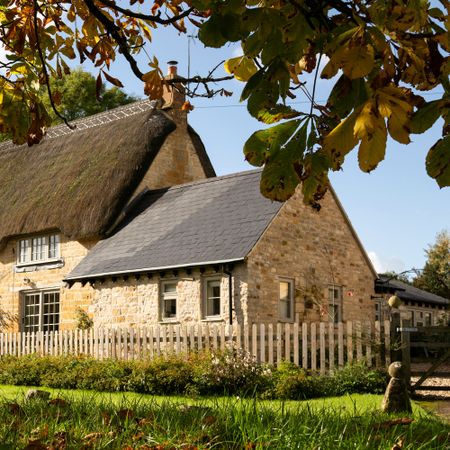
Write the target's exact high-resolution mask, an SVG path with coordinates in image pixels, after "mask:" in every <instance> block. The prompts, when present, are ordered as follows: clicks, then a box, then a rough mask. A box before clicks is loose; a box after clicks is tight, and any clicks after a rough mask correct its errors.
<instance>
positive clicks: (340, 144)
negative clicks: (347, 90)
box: [322, 110, 359, 169]
mask: <svg viewBox="0 0 450 450" xmlns="http://www.w3.org/2000/svg"><path fill="white" fill-rule="evenodd" d="M358 113H359V110H357V111H354V112H353V113H352V114H350V115H349V116H348V117H347V118H346V119H344V120H342V121H341V123H340V124H339V125H338V126H337V127H336V128H334V129H333V130H331V131H330V133H328V135H327V136H326V137H325V139H324V140H323V144H322V148H323V150H324V151H325V153H326V154H327V155H328V156H329V157H330V159H331V161H333V168H334V169H337V168H339V167H340V165H341V164H342V163H343V162H344V157H345V155H346V154H347V153H348V152H349V151H350V150H352V148H353V147H355V145H356V144H357V143H358V139H357V138H356V137H355V134H354V127H355V121H356V118H357V117H358Z"/></svg>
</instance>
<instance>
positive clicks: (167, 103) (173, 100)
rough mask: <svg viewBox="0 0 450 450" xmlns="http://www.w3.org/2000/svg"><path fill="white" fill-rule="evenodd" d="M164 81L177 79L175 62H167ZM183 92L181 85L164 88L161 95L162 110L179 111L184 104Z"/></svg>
mask: <svg viewBox="0 0 450 450" xmlns="http://www.w3.org/2000/svg"><path fill="white" fill-rule="evenodd" d="M167 64H168V66H167V75H166V77H165V79H166V80H173V79H174V78H178V72H177V64H178V62H177V61H168V63H167ZM185 99H186V97H185V90H184V86H183V85H182V84H181V83H176V84H175V85H168V86H164V93H163V101H164V104H163V108H164V109H166V108H172V109H178V110H179V109H180V108H181V106H182V105H183V103H184V102H185Z"/></svg>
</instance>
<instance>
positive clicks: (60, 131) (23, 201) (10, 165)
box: [0, 102, 176, 248]
mask: <svg viewBox="0 0 450 450" xmlns="http://www.w3.org/2000/svg"><path fill="white" fill-rule="evenodd" d="M175 128H176V125H175V123H174V122H173V121H172V120H170V119H169V118H168V117H167V116H166V115H165V114H164V113H163V112H160V111H156V110H154V109H153V108H152V105H150V103H148V102H137V103H136V104H135V105H134V107H133V106H130V105H127V107H121V108H118V109H117V110H111V111H110V112H106V113H101V114H98V115H95V116H92V117H90V118H87V119H84V120H81V121H78V123H77V129H76V130H75V131H70V130H68V129H67V127H65V128H63V127H61V126H58V127H54V128H52V129H51V130H49V133H48V135H49V136H50V137H47V138H45V139H44V140H43V141H42V142H41V143H40V144H39V145H34V146H32V147H27V146H26V145H22V146H19V147H18V146H14V145H12V144H11V143H4V144H3V145H2V146H1V147H0V185H1V189H0V248H1V246H2V245H4V243H5V241H6V239H7V238H8V237H10V236H13V235H21V234H30V233H35V232H40V231H44V230H50V229H59V230H61V232H62V233H63V234H64V235H66V236H67V237H70V238H74V239H82V238H88V237H100V236H102V235H103V234H104V233H105V231H106V230H107V229H108V228H109V227H110V226H111V224H112V223H113V222H114V220H115V218H116V217H117V215H118V214H119V213H120V211H121V210H122V208H123V207H124V206H125V204H126V202H127V201H128V200H129V198H130V196H131V194H132V193H133V192H134V190H135V189H136V188H137V186H138V184H139V182H140V180H141V179H142V177H143V176H144V174H145V173H146V171H147V170H148V168H149V167H150V165H151V163H152V161H153V159H154V157H155V156H156V154H157V153H158V151H159V149H160V147H161V146H162V144H163V142H164V140H165V139H166V137H167V136H168V135H169V134H170V133H171V132H172V131H173V130H174V129H175ZM52 136H53V137H52Z"/></svg>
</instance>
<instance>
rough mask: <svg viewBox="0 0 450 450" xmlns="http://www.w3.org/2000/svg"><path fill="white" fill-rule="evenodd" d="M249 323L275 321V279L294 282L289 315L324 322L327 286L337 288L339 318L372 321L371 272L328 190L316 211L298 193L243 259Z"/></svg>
mask: <svg viewBox="0 0 450 450" xmlns="http://www.w3.org/2000/svg"><path fill="white" fill-rule="evenodd" d="M247 264H248V282H249V286H248V306H247V308H248V321H249V323H252V322H276V321H277V320H278V319H279V312H278V304H279V281H280V279H283V278H286V279H291V280H293V281H294V284H295V308H294V319H295V320H297V321H300V322H303V321H317V320H329V319H330V314H329V310H328V288H329V287H330V286H333V285H334V286H336V287H339V288H340V289H342V293H343V299H342V303H343V304H342V320H344V321H347V320H374V319H373V318H374V305H373V301H372V300H371V295H373V294H374V280H375V274H374V272H373V271H372V270H371V268H370V266H369V263H368V261H367V257H366V256H365V254H364V253H363V251H362V249H361V247H360V246H359V244H358V242H357V240H356V237H355V235H354V233H353V231H352V229H351V227H350V225H349V222H348V221H347V219H346V216H345V213H343V212H342V210H341V208H340V207H339V206H338V203H337V201H336V198H335V197H334V195H333V194H332V193H331V192H328V193H327V195H326V196H325V198H324V200H323V202H322V209H321V210H320V212H316V211H315V210H313V209H312V208H310V207H308V206H305V205H304V204H303V202H302V197H301V192H300V191H299V190H297V192H296V194H295V195H294V196H293V197H292V198H291V199H290V200H289V201H288V202H286V204H285V205H284V206H283V207H282V208H281V210H280V212H279V213H278V215H277V216H276V217H275V218H274V220H273V221H272V223H271V225H270V226H269V227H268V228H267V230H266V231H265V233H264V234H263V236H262V237H261V239H260V240H259V242H258V243H257V244H256V246H255V247H254V248H253V250H252V251H251V253H250V254H249V256H248V258H247Z"/></svg>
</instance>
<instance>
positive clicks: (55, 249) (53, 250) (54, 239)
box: [48, 234, 59, 258]
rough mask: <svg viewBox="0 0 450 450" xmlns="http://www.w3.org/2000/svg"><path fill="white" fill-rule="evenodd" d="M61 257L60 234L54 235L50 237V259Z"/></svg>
mask: <svg viewBox="0 0 450 450" xmlns="http://www.w3.org/2000/svg"><path fill="white" fill-rule="evenodd" d="M58 256H59V234H52V235H50V236H49V237H48V257H49V258H57V257H58Z"/></svg>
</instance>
